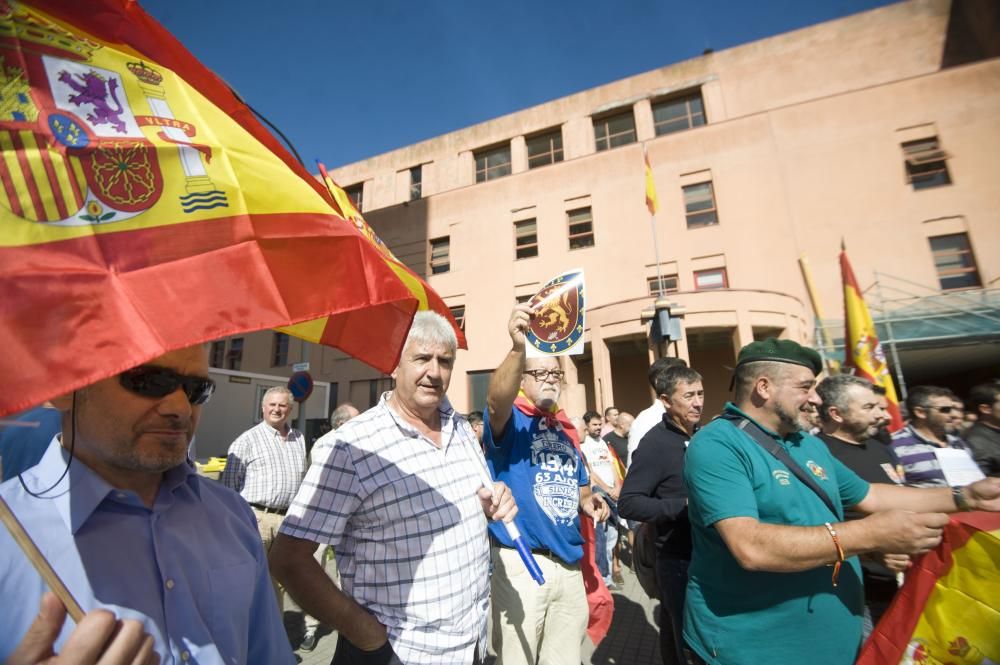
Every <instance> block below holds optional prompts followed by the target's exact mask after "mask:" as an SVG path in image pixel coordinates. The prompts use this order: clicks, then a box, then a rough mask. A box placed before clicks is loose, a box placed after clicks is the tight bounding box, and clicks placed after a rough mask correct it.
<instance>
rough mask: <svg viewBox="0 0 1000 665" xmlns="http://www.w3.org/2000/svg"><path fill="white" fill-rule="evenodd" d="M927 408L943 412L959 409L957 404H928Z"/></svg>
mask: <svg viewBox="0 0 1000 665" xmlns="http://www.w3.org/2000/svg"><path fill="white" fill-rule="evenodd" d="M924 408H925V409H934V410H935V411H940V412H941V413H951V412H952V411H955V410H957V409H958V407H955V406H927V407H924Z"/></svg>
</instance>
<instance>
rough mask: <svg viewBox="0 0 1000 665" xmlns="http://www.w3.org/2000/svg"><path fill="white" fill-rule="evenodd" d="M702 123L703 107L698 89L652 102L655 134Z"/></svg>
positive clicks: (678, 130)
mask: <svg viewBox="0 0 1000 665" xmlns="http://www.w3.org/2000/svg"><path fill="white" fill-rule="evenodd" d="M704 124H705V107H704V105H703V104H702V102H701V92H700V91H698V92H694V93H691V94H688V95H684V96H683V97H673V98H671V99H665V100H663V101H662V102H657V103H655V104H653V130H654V131H655V132H656V135H657V136H663V135H664V134H672V133H674V132H681V131H684V130H685V129H691V128H692V127H699V126H701V125H704Z"/></svg>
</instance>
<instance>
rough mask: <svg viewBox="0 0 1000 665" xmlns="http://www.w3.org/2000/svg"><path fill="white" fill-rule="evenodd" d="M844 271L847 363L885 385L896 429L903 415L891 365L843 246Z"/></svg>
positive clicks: (891, 427)
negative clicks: (890, 372)
mask: <svg viewBox="0 0 1000 665" xmlns="http://www.w3.org/2000/svg"><path fill="white" fill-rule="evenodd" d="M840 273H841V276H842V278H843V281H844V351H845V354H846V356H845V359H844V367H853V368H854V371H855V374H857V375H858V376H861V377H864V378H866V379H868V380H869V381H871V382H872V383H874V384H875V385H878V386H882V387H883V388H885V396H886V398H887V399H888V400H889V415H890V416H891V417H892V422H891V423H890V425H889V429H891V430H892V431H896V430H897V429H899V428H900V427H902V426H903V418H902V415H901V414H900V412H899V398H898V397H897V396H896V387H895V385H894V384H893V382H892V377H891V376H890V375H889V365H888V363H887V362H886V359H885V353H884V352H883V351H882V344H881V343H879V341H878V334H877V333H876V331H875V323H874V322H873V321H872V316H871V313H869V311H868V305H866V304H865V300H864V298H863V297H862V296H861V289H860V288H858V280H857V279H855V277H854V271H853V270H852V269H851V264H850V262H849V261H848V260H847V252H846V251H845V250H844V248H843V247H841V250H840Z"/></svg>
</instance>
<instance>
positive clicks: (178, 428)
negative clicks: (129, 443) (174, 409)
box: [139, 419, 191, 433]
mask: <svg viewBox="0 0 1000 665" xmlns="http://www.w3.org/2000/svg"><path fill="white" fill-rule="evenodd" d="M190 429H191V421H190V419H184V420H168V421H165V422H157V423H150V424H147V425H143V426H142V427H140V428H139V432H140V433H146V432H184V433H187V432H188V430H190Z"/></svg>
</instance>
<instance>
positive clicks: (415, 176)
mask: <svg viewBox="0 0 1000 665" xmlns="http://www.w3.org/2000/svg"><path fill="white" fill-rule="evenodd" d="M423 181H424V169H423V166H422V165H417V166H414V167H413V168H412V169H410V200H411V201H416V200H417V199H419V198H420V197H421V196H422V195H423Z"/></svg>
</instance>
